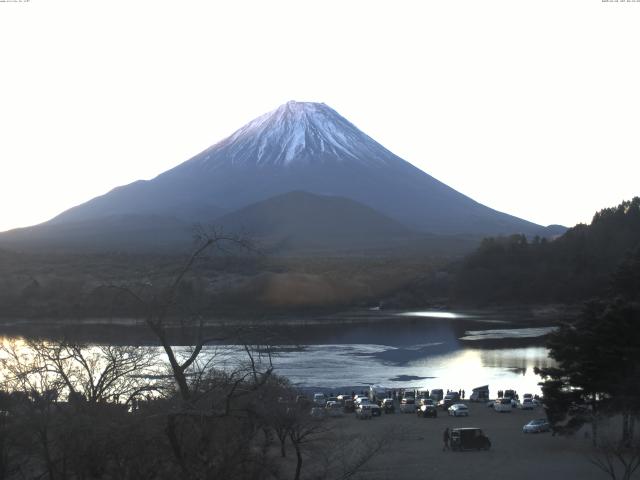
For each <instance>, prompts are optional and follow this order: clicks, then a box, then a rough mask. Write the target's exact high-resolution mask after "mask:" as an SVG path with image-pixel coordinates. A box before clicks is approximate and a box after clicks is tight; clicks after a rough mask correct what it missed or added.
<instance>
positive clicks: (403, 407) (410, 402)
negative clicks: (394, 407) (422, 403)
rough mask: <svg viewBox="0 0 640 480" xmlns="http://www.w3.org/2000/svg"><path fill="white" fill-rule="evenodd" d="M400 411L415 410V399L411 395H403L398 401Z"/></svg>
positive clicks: (408, 411) (409, 411)
mask: <svg viewBox="0 0 640 480" xmlns="http://www.w3.org/2000/svg"><path fill="white" fill-rule="evenodd" d="M400 411H401V412H402V413H413V412H415V411H416V401H415V399H414V398H413V397H404V398H403V399H402V400H401V401H400Z"/></svg>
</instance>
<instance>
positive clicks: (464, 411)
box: [447, 403, 469, 417]
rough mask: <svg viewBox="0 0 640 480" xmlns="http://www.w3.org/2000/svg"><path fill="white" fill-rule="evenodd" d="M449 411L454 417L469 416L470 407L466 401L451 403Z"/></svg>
mask: <svg viewBox="0 0 640 480" xmlns="http://www.w3.org/2000/svg"><path fill="white" fill-rule="evenodd" d="M447 411H448V412H449V415H450V416H452V417H468V416H469V407H467V406H466V405H465V404H464V403H455V404H453V405H451V406H450V407H449V408H448V409H447Z"/></svg>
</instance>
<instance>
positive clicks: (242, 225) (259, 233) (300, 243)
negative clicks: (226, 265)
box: [216, 192, 419, 250]
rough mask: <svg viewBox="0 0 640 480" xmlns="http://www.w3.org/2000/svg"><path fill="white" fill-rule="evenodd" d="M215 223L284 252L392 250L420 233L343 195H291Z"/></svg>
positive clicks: (246, 209)
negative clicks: (376, 248)
mask: <svg viewBox="0 0 640 480" xmlns="http://www.w3.org/2000/svg"><path fill="white" fill-rule="evenodd" d="M216 225H219V226H221V227H222V228H224V229H225V231H232V232H245V233H246V234H248V235H249V237H251V238H257V239H260V240H261V241H262V242H263V243H265V244H268V245H272V246H275V247H277V248H280V249H289V250H290V249H298V250H299V249H325V250H326V249H354V248H372V247H389V246H392V245H393V244H394V243H398V242H400V243H402V242H406V241H407V240H412V239H416V238H417V237H419V235H418V234H417V233H416V232H413V231H411V230H410V229H408V228H406V227H405V226H403V225H402V224H400V223H398V222H396V221H395V220H392V219H390V218H388V217H386V216H384V215H382V214H380V213H378V212H376V211H375V210H373V209H372V208H369V207H366V206H364V205H362V204H359V203H357V202H355V201H353V200H349V199H347V198H342V197H327V196H321V195H314V194H311V193H307V192H289V193H285V194H283V195H277V196H275V197H272V198H269V199H267V200H264V201H262V202H258V203H254V204H251V205H248V206H246V207H243V208H241V209H240V210H238V211H236V212H233V213H230V214H228V215H225V216H222V217H220V218H218V219H217V220H216Z"/></svg>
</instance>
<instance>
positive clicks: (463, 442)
mask: <svg viewBox="0 0 640 480" xmlns="http://www.w3.org/2000/svg"><path fill="white" fill-rule="evenodd" d="M490 448H491V441H490V440H489V437H487V436H486V435H485V434H484V433H483V432H482V430H480V429H479V428H452V429H451V450H458V451H460V450H489V449H490Z"/></svg>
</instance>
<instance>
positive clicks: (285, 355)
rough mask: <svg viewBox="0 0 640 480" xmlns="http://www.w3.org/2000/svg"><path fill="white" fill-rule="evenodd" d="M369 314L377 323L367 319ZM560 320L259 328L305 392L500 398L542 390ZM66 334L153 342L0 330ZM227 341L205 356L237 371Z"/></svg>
mask: <svg viewBox="0 0 640 480" xmlns="http://www.w3.org/2000/svg"><path fill="white" fill-rule="evenodd" d="M369 316H370V317H371V319H372V320H375V321H372V322H363V320H366V318H367V317H369ZM345 320H346V319H345ZM351 320H352V319H351ZM334 321H335V319H334ZM555 323H556V321H555V320H553V319H549V320H547V321H541V320H540V319H533V318H528V317H526V316H525V315H523V314H520V313H517V312H511V313H504V312H503V313H492V312H471V313H460V312H442V311H437V312H397V313H394V312H364V313H363V314H361V315H359V316H358V318H357V321H356V322H352V323H347V324H342V325H340V324H337V323H330V324H307V325H304V326H278V327H261V328H260V329H258V330H257V331H259V332H260V337H261V341H264V343H269V344H271V345H275V346H274V347H273V352H274V354H273V356H272V361H273V364H274V366H275V371H276V372H277V373H279V374H280V375H284V376H286V377H288V378H289V379H290V380H291V381H292V382H293V383H294V384H296V385H298V386H300V387H304V388H307V389H313V388H318V389H321V390H324V391H326V390H337V389H342V390H344V387H349V388H353V389H357V388H358V387H364V386H367V385H370V384H381V385H384V386H388V387H389V388H407V387H423V388H428V389H433V388H442V389H445V390H446V389H453V390H459V389H464V390H466V392H467V395H470V393H471V390H472V388H473V387H477V386H481V385H489V388H490V391H491V395H492V396H495V394H496V392H497V390H499V389H508V388H511V389H515V390H516V391H518V392H520V393H525V392H527V393H534V394H535V393H540V387H539V386H538V382H539V381H540V378H539V377H538V376H537V375H535V373H534V368H535V367H547V366H551V365H552V360H550V359H549V358H548V351H547V349H546V348H545V347H544V338H543V336H544V335H545V334H547V333H549V332H550V331H551V330H552V329H553V328H554V324H555ZM63 332H64V336H65V337H67V338H70V339H76V340H82V341H86V342H92V343H120V344H122V343H126V344H132V345H140V344H148V343H150V342H151V341H152V340H153V338H152V337H150V336H149V334H148V331H147V330H146V328H145V327H125V326H121V325H109V326H105V325H90V326H86V325H85V326H83V327H77V328H73V329H72V330H71V332H69V331H68V329H67V330H65V329H62V328H61V327H51V326H49V327H42V326H41V327H34V326H30V327H27V326H25V325H24V324H22V325H20V324H18V325H10V326H7V325H5V326H2V327H0V334H3V335H4V336H5V337H9V338H11V337H16V336H27V337H41V338H47V337H49V338H52V337H59V336H61V335H62V334H63ZM214 332H216V333H218V334H219V333H220V329H212V332H211V333H214ZM218 336H219V337H220V336H222V337H225V335H224V334H223V335H218ZM74 337H76V338H74ZM174 338H175V340H174V343H175V344H176V345H181V344H182V345H184V344H188V343H189V342H188V340H185V339H181V336H180V335H178V334H177V333H176V334H175V335H174ZM226 338H230V337H228V336H227V337H226ZM224 344H225V340H219V341H218V345H215V346H211V347H208V348H205V350H204V354H205V355H212V354H214V353H216V354H217V355H218V360H217V361H218V364H219V365H226V366H227V367H228V368H232V367H233V366H234V365H235V364H236V363H237V362H238V361H239V360H240V359H241V358H243V353H242V350H241V349H240V348H238V347H235V346H225V345H224ZM222 352H224V353H222ZM341 387H342V388H341Z"/></svg>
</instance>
